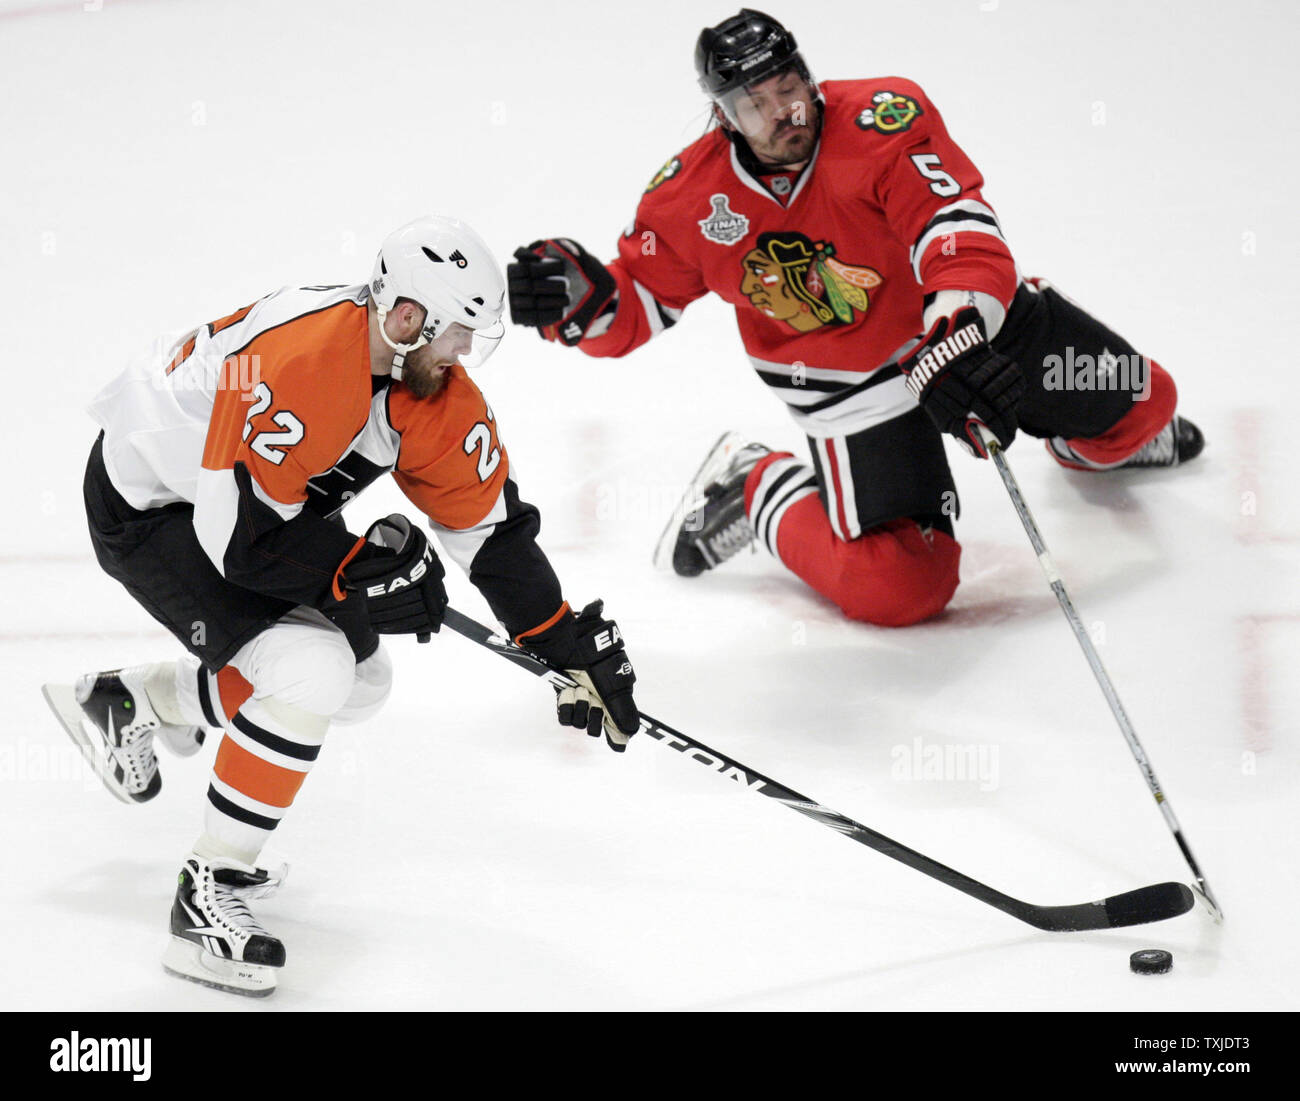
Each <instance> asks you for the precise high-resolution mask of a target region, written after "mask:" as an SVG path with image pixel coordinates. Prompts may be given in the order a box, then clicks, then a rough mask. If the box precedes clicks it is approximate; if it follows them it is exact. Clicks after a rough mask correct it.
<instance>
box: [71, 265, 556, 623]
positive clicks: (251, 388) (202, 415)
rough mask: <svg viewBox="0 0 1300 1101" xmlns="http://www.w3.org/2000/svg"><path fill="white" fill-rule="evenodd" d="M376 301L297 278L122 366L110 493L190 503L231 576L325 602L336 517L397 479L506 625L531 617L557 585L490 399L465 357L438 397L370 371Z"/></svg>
mask: <svg viewBox="0 0 1300 1101" xmlns="http://www.w3.org/2000/svg"><path fill="white" fill-rule="evenodd" d="M367 298H368V287H367V286H365V285H361V286H354V287H286V288H284V289H282V290H279V291H276V292H274V293H272V294H269V295H267V296H266V297H264V298H261V299H259V300H258V301H257V302H254V303H253V304H252V305H250V306H245V307H243V308H242V309H239V310H236V311H235V312H234V313H232V314H230V315H228V316H226V317H223V318H220V319H219V320H217V321H213V322H211V323H209V324H207V325H204V326H201V327H200V328H198V329H197V330H195V331H194V332H193V333H191V334H189V335H188V337H186V338H184V339H183V340H182V341H181V342H179V343H178V345H177V346H176V347H175V349H174V350H173V351H172V352H170V353H169V355H168V356H167V357H165V358H164V360H163V361H162V362H158V363H148V364H141V365H139V366H137V367H132V368H130V369H128V370H127V371H125V372H124V373H123V374H121V375H119V376H118V377H117V378H116V379H114V380H113V381H112V382H111V383H109V385H108V386H106V387H105V388H104V390H102V391H101V392H100V393H99V394H98V395H97V396H96V398H95V399H94V401H93V403H92V405H91V408H90V412H91V415H92V416H93V417H94V418H95V419H96V420H97V421H98V422H99V423H100V425H102V426H103V428H104V464H105V467H106V469H107V471H108V474H109V477H110V479H111V480H112V482H113V485H114V487H115V488H116V489H117V490H118V492H119V493H121V494H122V496H123V497H124V498H125V499H126V501H127V503H128V504H130V505H131V506H132V507H134V508H136V509H139V510H141V511H144V510H148V509H154V508H162V507H166V506H171V505H177V504H189V505H192V506H193V508H194V514H193V523H194V529H195V533H196V535H197V536H198V541H199V544H200V545H201V546H202V548H203V550H204V551H205V552H206V554H207V556H208V558H209V559H211V561H212V563H213V565H214V566H215V567H216V568H217V570H218V571H220V572H221V574H222V575H223V576H224V577H226V578H227V579H228V580H230V581H233V582H235V583H236V584H239V585H241V586H243V587H244V588H248V589H253V590H256V591H258V592H261V593H265V594H267V595H271V596H276V597H280V598H282V599H285V600H290V601H293V602H294V603H297V604H304V605H308V606H311V607H321V606H322V605H325V604H327V603H328V602H329V600H330V598H331V596H332V597H333V598H334V599H341V598H342V596H343V594H342V591H341V590H340V589H339V587H338V586H339V572H340V570H341V568H342V567H343V566H344V564H345V563H346V562H347V561H348V560H349V558H350V557H351V555H352V553H353V552H354V551H355V550H356V549H358V543H359V540H358V537H357V536H356V535H352V534H349V533H348V532H347V531H346V530H345V529H344V528H343V527H342V526H341V524H338V523H331V522H330V519H331V518H333V517H336V516H337V514H338V513H339V512H340V510H341V509H342V508H343V507H344V505H345V504H347V503H348V502H349V501H350V500H351V499H352V498H354V497H355V496H357V495H358V494H359V493H360V492H361V491H362V490H364V489H365V488H366V487H367V486H368V485H370V484H371V483H372V482H374V481H375V480H376V479H377V478H378V477H379V476H380V475H382V474H386V473H391V474H392V475H393V477H394V479H395V480H396V482H397V484H398V486H399V487H400V488H401V489H402V491H403V493H405V495H406V496H407V497H408V498H409V499H410V501H411V503H412V504H413V505H414V506H415V507H416V508H418V509H419V510H420V511H421V512H423V513H424V514H425V515H426V516H427V517H428V519H429V522H430V524H431V525H432V527H433V530H434V531H435V533H436V534H437V535H438V537H439V542H440V543H441V544H442V546H443V549H444V550H445V551H446V552H447V553H448V554H450V556H451V557H452V558H453V559H455V560H456V561H457V562H458V563H459V564H460V565H461V566H462V567H463V568H464V569H465V570H466V571H467V572H468V573H469V575H470V580H471V581H473V582H474V583H475V584H476V585H477V586H478V587H479V589H480V590H482V591H483V593H484V595H485V596H486V597H487V599H488V602H489V604H491V605H492V608H493V611H494V612H496V613H497V616H498V618H499V619H500V620H501V621H502V622H503V623H505V624H506V626H507V627H509V628H510V629H511V631H512V633H515V634H518V633H521V632H524V631H527V630H529V629H531V628H533V627H536V626H537V625H539V624H541V623H543V622H544V621H545V620H547V619H549V618H550V617H552V616H553V615H554V614H555V613H556V611H557V609H559V608H560V605H561V597H560V591H559V584H558V582H557V581H556V579H555V575H554V573H553V572H552V570H551V568H550V566H549V564H548V563H547V561H546V559H545V557H544V555H543V554H542V552H541V550H540V549H539V548H538V547H537V546H536V544H535V542H534V536H535V535H536V533H537V530H538V527H539V521H538V516H537V511H536V509H534V508H532V506H530V505H527V504H524V503H522V502H521V501H520V499H519V492H518V489H517V487H516V485H515V482H514V479H513V477H512V474H511V469H510V460H509V457H508V455H507V454H506V450H505V448H504V447H503V446H502V444H501V442H500V440H499V439H498V436H497V425H496V420H495V418H494V417H493V415H492V410H491V409H490V408H489V407H488V404H487V402H486V401H485V400H484V397H483V395H482V393H481V392H480V391H479V389H478V387H477V386H475V385H474V383H473V382H472V381H471V380H470V379H469V378H468V377H467V375H466V373H465V370H464V368H462V367H461V366H460V365H459V364H456V365H454V366H453V367H452V368H450V370H449V378H448V381H447V384H446V386H445V387H444V388H443V389H442V390H441V391H440V392H439V393H438V394H436V395H435V396H433V397H431V398H427V399H419V398H416V397H415V396H414V395H413V394H412V393H411V392H410V391H409V390H408V389H407V388H406V387H405V386H403V385H401V384H398V383H392V382H391V381H390V380H389V379H387V378H376V377H375V376H373V375H372V374H371V371H370V354H369V320H368V311H367Z"/></svg>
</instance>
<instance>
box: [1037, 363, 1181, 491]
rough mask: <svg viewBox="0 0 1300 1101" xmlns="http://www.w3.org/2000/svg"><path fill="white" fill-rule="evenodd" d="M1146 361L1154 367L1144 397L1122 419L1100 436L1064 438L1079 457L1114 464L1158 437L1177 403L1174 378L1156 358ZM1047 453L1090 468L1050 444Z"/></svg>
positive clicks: (1101, 463)
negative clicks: (1059, 453) (1069, 458)
mask: <svg viewBox="0 0 1300 1101" xmlns="http://www.w3.org/2000/svg"><path fill="white" fill-rule="evenodd" d="M1147 363H1148V364H1150V368H1151V382H1150V386H1149V393H1148V395H1147V398H1146V400H1145V401H1135V402H1134V403H1133V408H1132V409H1130V410H1129V411H1128V412H1127V413H1125V414H1124V416H1123V417H1121V418H1120V420H1119V423H1118V424H1116V425H1115V427H1114V428H1111V429H1109V430H1108V431H1106V432H1103V433H1102V434H1101V435H1100V436H1093V437H1092V438H1091V439H1082V438H1080V439H1073V440H1066V441H1065V442H1066V443H1067V444H1068V445H1069V447H1070V450H1071V451H1073V452H1074V453H1075V454H1076V455H1078V456H1079V458H1081V459H1084V460H1086V461H1087V462H1089V463H1093V464H1095V465H1096V466H1099V467H1106V466H1115V465H1116V464H1118V463H1122V462H1123V461H1124V460H1125V459H1127V458H1128V457H1129V456H1130V455H1133V454H1135V453H1136V452H1137V451H1138V450H1140V449H1141V448H1142V447H1144V446H1145V445H1146V444H1148V443H1150V442H1151V441H1152V440H1153V439H1155V437H1156V436H1158V435H1159V434H1160V431H1161V429H1163V428H1164V427H1165V425H1167V424H1168V423H1169V421H1170V420H1171V419H1172V418H1173V415H1174V408H1175V407H1176V406H1177V405H1178V389H1177V387H1176V386H1174V380H1173V378H1172V377H1170V374H1169V372H1168V371H1166V370H1165V369H1164V368H1163V367H1161V366H1160V364H1158V363H1157V362H1156V361H1155V360H1154V359H1148V360H1147ZM1048 454H1050V455H1051V456H1052V458H1054V459H1055V460H1056V461H1057V462H1058V463H1060V464H1061V465H1062V466H1068V467H1071V469H1081V470H1087V469H1089V468H1088V467H1080V466H1075V465H1074V464H1072V463H1070V462H1067V461H1066V460H1064V459H1062V458H1061V457H1060V456H1059V455H1057V454H1056V453H1055V452H1054V451H1052V449H1051V448H1050V447H1049V448H1048Z"/></svg>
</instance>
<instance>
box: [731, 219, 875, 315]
mask: <svg viewBox="0 0 1300 1101" xmlns="http://www.w3.org/2000/svg"><path fill="white" fill-rule="evenodd" d="M742 264H743V265H744V269H745V275H744V278H742V279H741V281H740V293H741V294H743V295H745V296H746V297H747V298H748V299H749V301H750V303H751V304H752V305H753V306H754V308H755V309H757V310H761V311H762V312H763V313H765V314H766V315H767V316H768V317H771V318H774V319H775V320H777V321H784V322H785V323H786V324H787V325H789V326H790V327H791V328H792V329H794V330H795V331H797V332H801V333H808V332H812V331H813V330H814V329H820V328H821V327H822V326H823V325H850V324H852V323H853V322H854V321H856V320H858V317H859V315H860V314H864V313H866V312H867V310H868V309H869V308H870V306H871V299H870V297H869V295H868V292H869V291H872V290H874V289H875V288H876V287H878V286H880V283H881V279H880V273H879V272H878V271H876V270H875V269H874V268H868V267H863V266H862V265H860V264H845V263H843V262H841V261H840V260H837V259H836V258H835V246H834V245H832V244H831V243H830V242H829V241H813V240H812V239H811V238H809V237H805V236H804V235H803V234H802V233H790V232H784V233H763V234H760V235H759V238H758V243H757V244H756V245H755V246H754V247H753V248H752V249H750V251H749V252H748V253H747V254H746V256H745V259H744V260H743V261H742Z"/></svg>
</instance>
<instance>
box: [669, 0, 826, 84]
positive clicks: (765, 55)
mask: <svg viewBox="0 0 1300 1101" xmlns="http://www.w3.org/2000/svg"><path fill="white" fill-rule="evenodd" d="M790 68H794V69H796V70H797V71H798V72H799V75H800V76H802V77H803V78H804V79H805V80H806V81H808V82H809V83H810V84H811V83H812V78H811V77H810V76H809V75H808V66H807V65H805V64H804V60H803V58H802V56H800V54H799V46H798V44H797V43H796V42H795V40H794V35H792V34H791V33H790V32H789V31H788V30H786V29H785V28H784V27H783V26H782V25H781V24H780V23H779V22H777V20H775V19H773V18H772V17H771V16H770V15H764V14H763V13H762V12H761V11H754V10H753V9H752V8H741V9H740V12H739V14H737V15H733V16H732V17H731V18H730V19H724V20H723V21H722V22H721V23H719V24H718V25H717V26H716V27H705V28H704V30H702V31H700V37H699V38H698V39H696V42H695V72H696V74H697V75H698V77H699V79H700V87H701V88H702V89H703V90H704V92H705V93H706V94H707V95H708V96H709V98H710V99H713V100H715V101H718V100H721V99H722V98H723V97H724V96H726V95H727V93H729V92H734V91H736V90H737V89H739V88H743V87H745V86H746V85H749V84H754V83H755V82H757V81H760V80H762V79H763V78H764V77H768V76H771V75H772V74H773V73H779V72H784V71H785V70H786V69H790Z"/></svg>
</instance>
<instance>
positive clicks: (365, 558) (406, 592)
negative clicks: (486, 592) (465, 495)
mask: <svg viewBox="0 0 1300 1101" xmlns="http://www.w3.org/2000/svg"><path fill="white" fill-rule="evenodd" d="M445 573H446V571H445V570H443V568H442V563H441V562H440V561H439V560H438V556H437V555H436V554H434V552H433V548H432V547H431V546H430V545H429V540H428V539H427V538H425V535H424V532H422V531H421V530H420V529H419V528H418V527H416V526H414V525H413V524H412V523H411V521H410V520H408V519H407V518H406V517H405V516H403V515H401V514H400V513H396V512H395V513H393V514H392V515H391V516H386V517H384V519H382V520H376V521H375V522H374V523H373V524H371V525H370V527H369V529H368V530H367V531H366V545H365V546H364V547H362V548H361V550H360V552H359V553H358V554H357V556H356V558H354V559H353V560H352V561H351V562H349V563H348V564H347V565H346V566H345V567H344V568H343V580H344V582H345V584H346V585H347V586H348V588H351V589H357V590H360V591H361V592H363V593H364V594H365V602H366V613H367V616H368V617H369V619H370V626H371V627H373V628H374V629H375V630H376V631H378V632H379V634H381V635H418V636H419V639H420V641H421V642H428V641H429V634H430V632H433V633H437V631H438V629H439V628H440V627H441V626H442V616H443V612H444V611H445V610H446V608H447V590H446V589H444V588H443V585H442V579H443V577H444V576H445Z"/></svg>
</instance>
